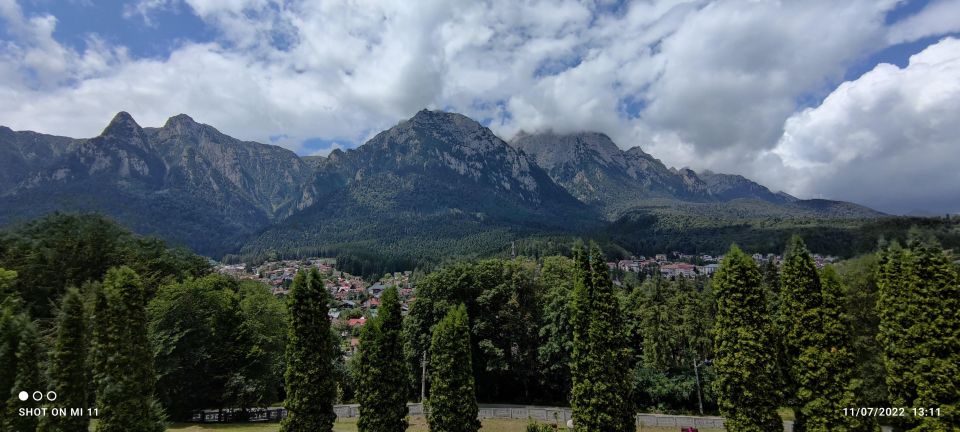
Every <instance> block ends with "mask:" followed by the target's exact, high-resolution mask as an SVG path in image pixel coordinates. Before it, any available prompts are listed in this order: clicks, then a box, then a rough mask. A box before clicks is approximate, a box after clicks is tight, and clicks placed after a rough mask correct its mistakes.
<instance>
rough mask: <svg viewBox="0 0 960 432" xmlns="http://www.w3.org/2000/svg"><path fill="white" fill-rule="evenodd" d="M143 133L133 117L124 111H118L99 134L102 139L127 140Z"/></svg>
mask: <svg viewBox="0 0 960 432" xmlns="http://www.w3.org/2000/svg"><path fill="white" fill-rule="evenodd" d="M142 133H143V129H142V128H141V127H140V125H139V124H137V122H136V120H134V119H133V116H131V115H130V113H128V112H126V111H120V112H118V113H117V115H115V116H113V120H110V124H108V125H107V127H106V128H104V129H103V132H101V133H100V136H102V137H110V136H113V137H117V138H129V137H133V136H136V135H140V134H142Z"/></svg>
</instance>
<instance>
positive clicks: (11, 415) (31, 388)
mask: <svg viewBox="0 0 960 432" xmlns="http://www.w3.org/2000/svg"><path fill="white" fill-rule="evenodd" d="M39 340H40V332H39V331H38V330H37V326H36V325H35V324H34V323H32V322H29V321H27V322H26V323H24V325H23V326H22V328H21V330H20V337H19V343H18V345H17V351H16V365H17V366H16V380H15V381H14V384H13V389H12V391H11V392H10V396H9V399H8V400H7V414H6V419H5V422H4V424H3V425H0V426H2V427H3V430H9V431H17V432H33V431H35V430H36V429H37V421H38V420H39V418H38V417H35V416H21V415H19V414H18V413H17V411H18V410H19V409H20V408H36V407H39V406H40V403H39V402H37V401H34V400H33V398H32V396H31V398H30V399H27V400H26V401H25V402H24V401H21V400H20V398H19V396H18V395H19V393H20V392H21V391H26V392H27V393H30V394H31V395H32V394H33V392H35V391H41V392H43V389H44V386H43V382H42V381H41V378H40V354H41V348H40V343H39ZM4 367H5V366H4ZM43 393H44V394H46V392H43Z"/></svg>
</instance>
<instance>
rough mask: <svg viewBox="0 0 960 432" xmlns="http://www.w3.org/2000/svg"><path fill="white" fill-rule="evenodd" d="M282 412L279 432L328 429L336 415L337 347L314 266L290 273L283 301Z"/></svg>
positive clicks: (325, 295)
mask: <svg viewBox="0 0 960 432" xmlns="http://www.w3.org/2000/svg"><path fill="white" fill-rule="evenodd" d="M287 302H288V303H287V313H288V318H289V319H288V326H289V327H288V331H287V348H286V351H287V352H286V362H287V371H286V373H285V374H284V378H285V379H286V390H287V400H286V403H285V404H284V406H285V407H286V409H287V416H286V417H285V418H284V419H283V422H282V423H281V424H280V430H281V431H282V432H329V431H331V430H333V422H334V420H336V414H334V412H333V403H334V401H335V399H336V397H337V386H336V380H335V376H334V374H335V370H334V360H335V356H336V351H337V346H336V341H335V340H333V337H332V333H331V331H330V318H329V317H328V316H327V312H328V310H329V307H330V294H329V293H328V292H327V290H326V288H324V286H323V280H322V279H321V278H320V273H319V272H318V271H317V269H316V268H313V269H310V271H309V272H305V271H301V272H299V273H297V275H296V276H295V277H294V280H293V285H292V286H291V287H290V294H289V296H288V299H287Z"/></svg>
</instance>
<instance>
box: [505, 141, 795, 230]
mask: <svg viewBox="0 0 960 432" xmlns="http://www.w3.org/2000/svg"><path fill="white" fill-rule="evenodd" d="M511 145H513V146H514V147H516V148H518V149H520V150H522V151H523V152H524V153H526V154H528V155H530V157H531V158H532V159H533V160H534V161H536V163H537V164H538V165H540V166H541V167H543V168H544V169H545V170H546V171H547V173H549V175H550V177H551V178H552V179H553V180H554V181H555V182H556V183H558V184H560V185H561V186H563V187H564V188H566V189H567V190H568V191H569V192H570V193H571V194H573V195H574V196H576V197H577V198H578V199H579V200H581V201H583V202H586V203H589V204H592V205H594V206H596V207H598V208H600V209H601V210H602V211H603V212H604V213H605V214H607V215H608V216H609V217H616V216H618V215H619V214H620V213H622V212H624V211H627V210H629V209H630V208H634V207H637V206H642V205H644V203H646V202H650V201H651V200H664V199H667V200H678V201H685V202H716V201H729V200H732V199H737V198H754V199H759V200H764V201H768V202H772V203H783V202H785V200H784V197H783V196H780V195H777V194H774V193H772V192H770V191H769V190H768V189H767V188H765V187H763V186H761V185H759V184H757V183H754V182H752V181H750V180H747V179H745V178H743V177H741V176H734V175H726V174H714V173H710V172H707V175H706V176H704V175H700V174H698V173H696V172H694V171H693V170H690V169H687V168H683V169H679V170H677V169H673V168H667V167H666V166H665V165H664V164H663V163H662V162H661V161H660V160H658V159H656V158H654V157H653V156H651V155H649V154H647V153H646V152H644V151H643V150H642V149H641V148H640V147H639V146H635V147H633V148H630V149H629V150H621V149H620V147H618V146H617V145H616V144H615V143H614V142H613V140H611V139H610V137H608V136H607V135H604V134H602V133H597V132H577V133H570V134H556V133H553V132H549V131H548V132H543V133H537V134H529V133H525V132H521V133H520V134H518V135H517V136H516V137H514V138H513V140H511Z"/></svg>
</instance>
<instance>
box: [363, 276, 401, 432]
mask: <svg viewBox="0 0 960 432" xmlns="http://www.w3.org/2000/svg"><path fill="white" fill-rule="evenodd" d="M401 324H402V317H401V315H400V297H399V295H398V294H397V288H396V287H390V288H387V289H386V290H385V291H384V292H383V294H381V295H380V309H379V311H378V312H377V317H376V318H375V319H374V320H373V321H372V322H369V323H367V325H366V326H364V329H363V331H362V333H361V335H360V352H359V359H358V361H359V362H360V363H359V389H358V395H357V399H358V400H359V402H360V418H359V419H358V420H357V429H358V430H359V431H360V432H403V431H405V430H407V426H408V422H407V418H406V417H407V412H408V409H407V398H406V391H407V388H408V386H409V383H408V382H407V375H406V374H404V373H402V371H403V370H404V361H403V342H402V340H401V338H400V336H401V329H402V326H401Z"/></svg>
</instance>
